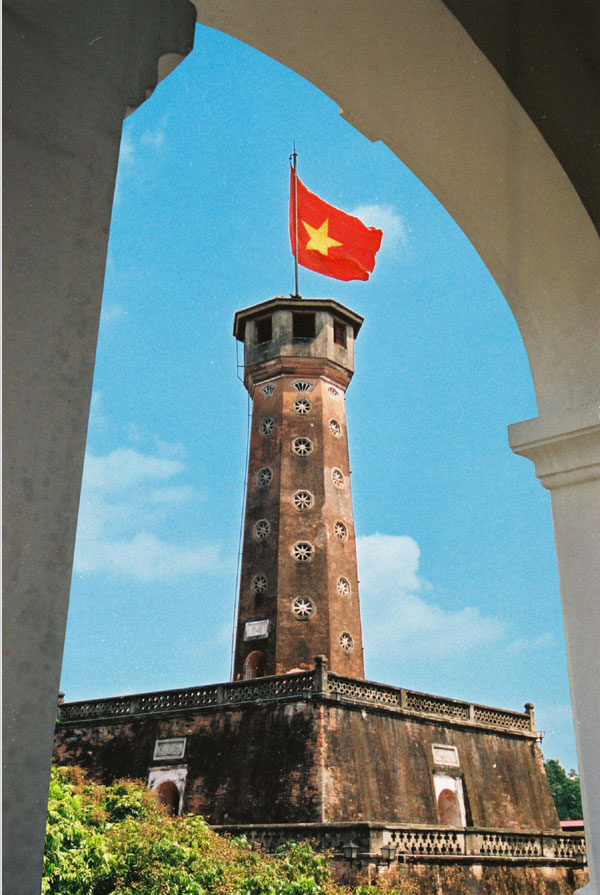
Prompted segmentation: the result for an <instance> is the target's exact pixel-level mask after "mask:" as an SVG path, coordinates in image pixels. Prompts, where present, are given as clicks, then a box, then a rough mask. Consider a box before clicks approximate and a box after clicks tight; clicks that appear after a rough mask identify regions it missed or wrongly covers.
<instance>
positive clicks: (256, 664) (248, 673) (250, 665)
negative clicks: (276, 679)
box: [244, 649, 265, 681]
mask: <svg viewBox="0 0 600 895" xmlns="http://www.w3.org/2000/svg"><path fill="white" fill-rule="evenodd" d="M264 676H265V654H264V653H263V652H262V651H261V650H258V649H257V650H253V651H252V652H251V653H249V654H248V655H247V656H246V661H245V662H244V680H245V681H252V680H254V679H255V678H257V677H264Z"/></svg>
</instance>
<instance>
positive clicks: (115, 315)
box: [100, 302, 127, 326]
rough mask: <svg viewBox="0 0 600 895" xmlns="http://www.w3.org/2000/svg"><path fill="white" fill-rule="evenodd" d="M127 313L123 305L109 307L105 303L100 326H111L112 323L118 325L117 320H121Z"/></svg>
mask: <svg viewBox="0 0 600 895" xmlns="http://www.w3.org/2000/svg"><path fill="white" fill-rule="evenodd" d="M126 313H127V311H126V310H125V308H124V307H123V306H122V305H118V304H113V305H107V304H105V303H104V302H103V303H102V311H101V313H100V326H109V325H110V324H111V323H116V322H117V320H121V318H122V317H124V316H125V314H126Z"/></svg>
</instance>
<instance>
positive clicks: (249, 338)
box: [234, 298, 364, 680]
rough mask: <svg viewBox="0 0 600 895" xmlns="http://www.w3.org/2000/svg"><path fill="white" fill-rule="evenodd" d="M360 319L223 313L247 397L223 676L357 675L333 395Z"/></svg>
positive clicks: (316, 308)
mask: <svg viewBox="0 0 600 895" xmlns="http://www.w3.org/2000/svg"><path fill="white" fill-rule="evenodd" d="M362 322H363V318H362V317H361V316H360V315H359V314H356V313H355V312H354V311H351V310H350V309H349V308H346V307H344V306H343V305H341V304H339V303H338V302H336V301H334V300H333V299H328V298H321V299H293V298H274V299H271V300H269V301H266V302H262V303H260V304H258V305H254V306H253V307H251V308H246V309H245V310H243V311H238V312H237V314H236V315H235V324H234V335H235V337H236V338H237V339H238V340H240V341H242V342H243V343H244V383H245V385H246V388H247V389H248V392H249V393H250V396H251V397H252V399H253V410H252V423H251V437H250V454H249V468H248V490H247V498H246V515H245V524H244V544H243V550H242V567H241V575H240V594H239V608H238V619H237V630H236V649H235V660H234V679H235V680H239V679H242V678H245V679H248V678H252V677H260V676H263V675H270V674H284V673H286V672H289V671H292V670H302V669H308V668H311V667H312V666H313V664H314V657H315V656H316V655H325V656H327V658H328V660H329V665H330V667H331V669H332V671H334V672H337V673H338V674H346V675H350V676H352V677H357V678H363V677H364V663H363V648H362V633H361V623H360V606H359V598H358V576H357V566H356V543H355V535H354V520H353V513H352V495H351V488H350V469H349V458H348V439H347V430H346V413H345V407H344V397H345V392H346V389H347V387H348V384H349V382H350V380H351V378H352V375H353V372H354V341H355V339H356V336H357V335H358V332H359V330H360V327H361V325H362Z"/></svg>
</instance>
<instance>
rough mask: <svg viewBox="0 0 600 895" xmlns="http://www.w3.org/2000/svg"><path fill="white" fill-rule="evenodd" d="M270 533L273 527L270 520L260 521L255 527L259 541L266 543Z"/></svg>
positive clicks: (255, 535) (255, 533)
mask: <svg viewBox="0 0 600 895" xmlns="http://www.w3.org/2000/svg"><path fill="white" fill-rule="evenodd" d="M270 531H271V526H270V524H269V521H268V519H259V520H258V522H257V523H256V525H255V526H254V537H255V538H258V540H259V541H264V539H265V538H266V537H268V535H269V532H270Z"/></svg>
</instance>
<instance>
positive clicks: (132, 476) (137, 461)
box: [84, 447, 184, 491]
mask: <svg viewBox="0 0 600 895" xmlns="http://www.w3.org/2000/svg"><path fill="white" fill-rule="evenodd" d="M183 468H184V467H183V463H181V462H180V461H179V460H168V459H166V458H163V457H152V456H149V455H147V454H142V453H141V452H140V451H136V450H135V449H134V448H125V447H123V448H117V449H116V450H114V451H111V453H110V454H107V455H106V456H105V457H96V456H94V455H93V454H91V453H89V452H88V453H86V457H85V470H84V484H85V486H86V487H87V488H91V489H93V490H95V491H98V490H101V491H121V490H122V489H126V488H131V487H133V486H135V485H139V484H140V483H141V482H143V481H145V480H148V479H151V480H154V481H156V480H159V481H161V480H165V479H170V478H171V477H172V476H174V475H177V473H180V472H182V471H183Z"/></svg>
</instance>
